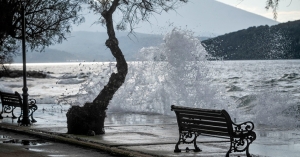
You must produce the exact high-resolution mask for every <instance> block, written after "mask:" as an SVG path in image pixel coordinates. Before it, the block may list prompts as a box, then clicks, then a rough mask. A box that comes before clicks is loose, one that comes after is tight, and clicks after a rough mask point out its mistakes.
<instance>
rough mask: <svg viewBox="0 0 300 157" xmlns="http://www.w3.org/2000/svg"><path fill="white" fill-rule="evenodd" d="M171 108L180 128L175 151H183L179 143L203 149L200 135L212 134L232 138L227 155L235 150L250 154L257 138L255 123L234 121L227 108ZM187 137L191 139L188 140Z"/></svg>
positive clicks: (198, 149)
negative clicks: (251, 145)
mask: <svg viewBox="0 0 300 157" xmlns="http://www.w3.org/2000/svg"><path fill="white" fill-rule="evenodd" d="M171 110H172V111H174V112H175V113H176V117H177V124H178V128H179V140H178V142H177V144H176V145H175V150H174V152H181V149H179V147H178V145H179V144H180V143H183V144H192V143H193V144H194V147H195V149H189V148H188V147H187V148H186V151H189V150H194V151H195V152H200V151H202V150H201V149H200V148H199V147H198V146H197V144H196V139H197V137H198V136H200V135H203V136H212V137H218V138H226V139H230V148H229V150H228V152H227V153H226V157H229V154H230V153H231V152H232V151H234V152H243V151H246V155H247V157H251V156H250V154H249V145H250V144H251V143H252V142H253V141H254V140H255V139H256V134H255V132H254V131H253V129H254V124H253V122H251V121H247V122H244V123H241V124H235V123H234V122H232V120H231V118H230V116H229V114H228V112H227V111H226V110H211V109H201V108H191V107H182V106H175V105H172V106H171ZM187 139H191V140H190V141H188V140H187Z"/></svg>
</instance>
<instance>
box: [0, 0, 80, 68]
mask: <svg viewBox="0 0 300 157" xmlns="http://www.w3.org/2000/svg"><path fill="white" fill-rule="evenodd" d="M21 5H23V6H24V8H25V16H26V44H27V47H29V48H30V49H31V50H34V49H36V50H38V49H39V50H40V51H41V50H43V49H44V48H45V47H47V46H49V45H52V44H55V43H61V42H62V41H63V40H64V39H66V38H65V35H66V33H69V32H70V30H71V24H72V23H73V24H79V23H81V22H83V21H84V19H83V17H82V16H80V15H79V12H80V10H81V4H80V2H79V1H75V0H51V1H49V0H24V1H20V0H0V63H1V62H8V61H11V59H12V56H13V55H14V54H16V53H17V52H18V48H19V46H20V42H18V41H19V40H21V39H22V33H21V31H22V26H21V21H22V19H21Z"/></svg>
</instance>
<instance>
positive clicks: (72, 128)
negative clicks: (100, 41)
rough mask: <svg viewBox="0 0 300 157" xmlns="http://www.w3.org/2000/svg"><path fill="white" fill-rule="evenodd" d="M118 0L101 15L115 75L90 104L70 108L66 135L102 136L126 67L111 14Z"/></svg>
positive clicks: (123, 78)
mask: <svg viewBox="0 0 300 157" xmlns="http://www.w3.org/2000/svg"><path fill="white" fill-rule="evenodd" d="M118 3H119V0H115V1H113V3H112V6H111V7H110V9H109V10H106V11H104V12H102V13H101V15H102V16H103V17H104V19H105V20H106V27H107V34H108V37H109V38H108V40H106V42H105V45H106V46H107V47H108V48H109V49H110V51H111V53H112V55H113V56H114V57H115V58H116V61H117V65H116V67H117V73H112V74H111V76H110V78H109V82H108V83H107V85H106V86H104V88H103V89H102V91H101V92H100V93H99V95H98V96H97V97H96V98H95V99H94V101H93V102H92V103H86V104H85V105H84V106H83V107H79V106H72V107H71V108H70V109H69V111H68V113H67V124H68V133H70V134H104V133H105V131H104V120H105V116H106V112H105V110H106V109H107V106H108V104H109V101H110V100H111V99H112V98H113V95H114V94H115V92H116V91H117V90H118V89H119V88H120V87H121V85H122V84H123V83H124V81H125V77H126V75H127V71H128V66H127V63H126V60H125V58H124V55H123V53H122V51H121V49H120V48H119V46H118V45H119V43H118V40H117V38H116V36H115V31H114V26H113V19H112V14H113V13H114V11H115V10H116V7H117V6H118Z"/></svg>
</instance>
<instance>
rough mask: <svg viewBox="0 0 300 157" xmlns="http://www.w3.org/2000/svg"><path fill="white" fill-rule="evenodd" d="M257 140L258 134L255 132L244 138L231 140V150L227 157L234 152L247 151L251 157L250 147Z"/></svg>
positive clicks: (248, 156)
mask: <svg viewBox="0 0 300 157" xmlns="http://www.w3.org/2000/svg"><path fill="white" fill-rule="evenodd" d="M255 139H256V134H255V132H251V133H249V134H248V135H245V136H244V137H241V138H237V139H234V138H231V142H230V149H229V151H228V152H227V154H226V157H229V153H231V152H232V150H233V151H234V152H243V151H246V155H247V157H251V155H250V153H249V146H250V144H251V143H252V142H253V141H254V140H255Z"/></svg>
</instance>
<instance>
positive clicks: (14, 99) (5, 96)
mask: <svg viewBox="0 0 300 157" xmlns="http://www.w3.org/2000/svg"><path fill="white" fill-rule="evenodd" d="M0 97H1V102H2V105H9V106H21V105H22V98H21V96H20V94H19V93H18V92H15V93H6V92H1V91H0ZM21 107H22V106H21Z"/></svg>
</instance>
